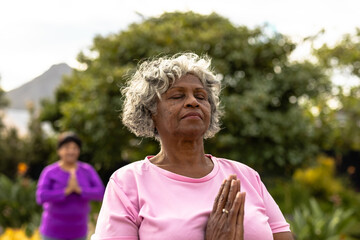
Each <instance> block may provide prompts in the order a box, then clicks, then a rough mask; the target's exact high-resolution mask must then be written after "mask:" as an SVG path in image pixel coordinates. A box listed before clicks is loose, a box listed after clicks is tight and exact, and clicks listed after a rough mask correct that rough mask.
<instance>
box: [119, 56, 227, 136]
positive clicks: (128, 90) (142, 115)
mask: <svg viewBox="0 0 360 240" xmlns="http://www.w3.org/2000/svg"><path fill="white" fill-rule="evenodd" d="M186 74H193V75H195V76H196V77H198V78H199V79H200V81H201V83H202V84H203V86H204V88H205V89H206V91H207V93H208V101H209V103H210V106H211V118H210V125H209V128H208V130H207V131H206V132H205V134H204V138H210V137H213V136H214V135H215V134H216V133H217V132H218V131H219V130H220V117H221V115H222V111H221V109H220V100H219V94H220V90H221V83H220V80H219V79H217V78H216V75H215V73H214V72H213V70H212V69H211V59H210V58H209V57H208V56H203V57H199V56H198V55H196V54H194V53H180V54H175V55H174V56H172V57H160V58H155V59H153V60H150V61H144V62H143V63H141V64H140V65H139V66H138V69H137V71H136V72H135V74H134V75H133V76H132V77H131V78H130V79H129V80H128V81H127V84H126V86H125V87H124V88H123V89H122V91H121V92H122V94H123V96H124V97H125V99H124V103H123V112H122V122H123V124H124V125H125V126H126V127H127V128H129V130H130V131H131V132H133V133H134V134H135V135H136V136H139V137H154V138H155V139H157V140H159V136H158V134H157V132H156V131H155V126H154V122H153V120H152V117H151V116H152V115H153V114H156V109H157V99H161V95H162V94H163V93H165V92H166V91H167V90H168V89H169V88H170V87H171V85H172V84H174V82H175V80H177V79H179V78H181V77H182V76H184V75H186Z"/></svg>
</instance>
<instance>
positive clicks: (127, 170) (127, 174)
mask: <svg viewBox="0 0 360 240" xmlns="http://www.w3.org/2000/svg"><path fill="white" fill-rule="evenodd" d="M147 169H148V164H147V161H146V160H139V161H135V162H132V163H129V164H127V165H125V166H123V167H121V168H119V169H117V170H116V171H115V172H114V173H113V174H112V175H111V177H110V178H111V179H114V180H117V179H122V180H124V179H128V178H134V177H136V176H141V175H143V174H144V172H145V171H147Z"/></svg>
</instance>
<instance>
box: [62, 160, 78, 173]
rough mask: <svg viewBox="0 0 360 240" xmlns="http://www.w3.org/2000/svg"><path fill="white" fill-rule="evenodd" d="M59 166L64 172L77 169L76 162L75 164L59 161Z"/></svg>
mask: <svg viewBox="0 0 360 240" xmlns="http://www.w3.org/2000/svg"><path fill="white" fill-rule="evenodd" d="M59 166H60V167H61V168H62V169H64V170H65V171H69V170H72V169H76V168H77V161H75V162H67V161H64V160H62V159H60V160H59Z"/></svg>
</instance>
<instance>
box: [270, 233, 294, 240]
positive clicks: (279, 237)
mask: <svg viewBox="0 0 360 240" xmlns="http://www.w3.org/2000/svg"><path fill="white" fill-rule="evenodd" d="M274 240H294V238H293V235H292V233H291V232H280V233H274Z"/></svg>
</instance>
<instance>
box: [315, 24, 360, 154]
mask: <svg viewBox="0 0 360 240" xmlns="http://www.w3.org/2000/svg"><path fill="white" fill-rule="evenodd" d="M314 55H315V56H317V58H318V60H319V63H320V64H321V65H322V66H324V67H325V68H327V71H328V74H329V75H330V76H331V75H332V74H333V73H334V71H339V72H341V73H342V74H344V75H345V76H348V77H353V78H355V79H356V78H358V80H359V81H358V85H357V86H353V87H350V88H349V87H338V90H336V91H335V94H334V95H332V96H331V98H332V99H333V100H336V101H338V102H339V107H338V108H336V109H334V110H333V111H332V113H331V115H330V114H327V118H328V119H327V120H328V121H327V122H328V123H331V125H332V131H328V135H327V138H328V139H330V140H331V141H330V143H329V144H328V145H327V149H332V150H335V151H336V152H337V153H338V154H345V153H346V152H348V151H360V121H359V119H360V79H359V78H360V29H359V28H358V29H356V31H355V33H354V34H345V35H344V36H343V37H342V39H341V40H340V41H339V42H338V43H337V44H335V45H334V46H328V45H327V44H324V45H323V46H322V47H320V48H319V49H314ZM328 112H329V111H328ZM323 122H325V121H323ZM329 133H331V134H329Z"/></svg>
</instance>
